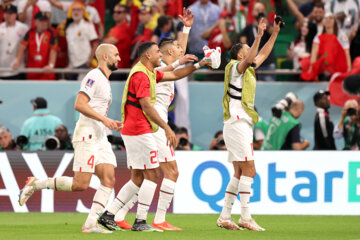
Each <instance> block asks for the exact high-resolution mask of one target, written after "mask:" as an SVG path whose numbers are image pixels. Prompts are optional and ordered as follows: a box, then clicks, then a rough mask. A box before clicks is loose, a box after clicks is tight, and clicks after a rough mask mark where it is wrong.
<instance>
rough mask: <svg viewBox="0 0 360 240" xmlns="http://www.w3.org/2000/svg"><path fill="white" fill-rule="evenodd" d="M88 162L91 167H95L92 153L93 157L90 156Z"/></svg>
mask: <svg viewBox="0 0 360 240" xmlns="http://www.w3.org/2000/svg"><path fill="white" fill-rule="evenodd" d="M87 164H88V165H89V166H91V168H94V155H91V157H90V158H89V160H88V162H87Z"/></svg>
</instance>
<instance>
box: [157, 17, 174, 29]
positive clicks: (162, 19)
mask: <svg viewBox="0 0 360 240" xmlns="http://www.w3.org/2000/svg"><path fill="white" fill-rule="evenodd" d="M169 21H171V17H170V16H160V17H159V18H158V20H157V23H158V25H157V26H158V28H159V30H160V29H162V28H163V27H165V25H167V24H168V23H169Z"/></svg>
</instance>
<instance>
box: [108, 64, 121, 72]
mask: <svg viewBox="0 0 360 240" xmlns="http://www.w3.org/2000/svg"><path fill="white" fill-rule="evenodd" d="M107 67H108V68H109V69H110V70H111V71H115V70H117V69H118V67H117V64H116V63H112V64H110V63H107Z"/></svg>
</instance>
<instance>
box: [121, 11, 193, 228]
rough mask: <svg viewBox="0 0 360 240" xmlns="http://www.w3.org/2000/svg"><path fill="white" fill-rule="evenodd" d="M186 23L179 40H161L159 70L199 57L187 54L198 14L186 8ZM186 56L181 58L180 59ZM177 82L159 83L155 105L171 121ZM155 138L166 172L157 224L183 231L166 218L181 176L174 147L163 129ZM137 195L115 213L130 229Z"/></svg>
mask: <svg viewBox="0 0 360 240" xmlns="http://www.w3.org/2000/svg"><path fill="white" fill-rule="evenodd" d="M179 17H180V18H181V21H182V22H183V23H184V29H183V32H182V33H181V35H182V36H181V37H179V40H175V39H172V38H163V39H162V40H161V41H160V43H159V49H160V52H161V54H162V55H163V57H162V58H161V66H160V67H159V68H158V70H160V71H163V72H166V71H172V70H174V68H176V67H177V66H179V65H183V64H184V63H186V62H188V61H194V60H197V58H196V57H195V56H193V55H186V56H184V57H182V56H183V55H184V52H185V50H186V45H187V40H188V35H189V34H188V33H189V31H190V28H191V25H192V23H193V19H194V16H193V15H192V13H191V11H190V10H188V11H187V12H186V11H185V9H184V14H183V16H179ZM180 57H182V58H181V59H179V58H180ZM174 89H175V87H174V82H172V81H169V82H160V83H158V84H156V87H155V92H156V102H155V104H154V108H155V109H156V111H157V112H158V113H159V115H160V117H161V119H162V120H163V121H164V122H166V123H167V121H168V108H169V106H170V104H171V102H172V100H173V98H174ZM154 138H155V140H156V143H157V146H158V156H159V163H160V169H161V171H162V172H163V173H164V179H163V181H162V184H161V187H160V195H159V201H158V207H157V211H156V215H155V219H154V222H153V224H152V226H153V227H155V228H158V229H161V230H174V231H181V230H182V229H181V228H177V227H174V226H172V225H171V224H169V223H168V222H167V221H165V215H166V211H167V209H168V208H169V206H170V203H171V201H172V199H173V196H174V188H175V183H176V180H177V178H178V176H179V172H178V168H177V164H176V161H175V153H174V149H173V148H172V147H171V146H167V144H166V134H165V131H164V130H163V129H162V128H159V130H158V131H157V132H156V133H154ZM137 198H138V196H137V194H135V195H134V197H133V198H132V199H131V200H130V201H129V202H128V203H127V204H126V205H125V206H124V207H123V208H121V209H120V211H119V212H118V213H117V214H116V215H115V221H116V223H117V224H118V225H119V227H120V228H123V229H130V228H131V226H130V225H129V224H128V223H127V221H126V220H125V216H126V214H127V212H128V211H129V210H130V209H131V208H132V207H133V206H134V205H135V204H136V202H137Z"/></svg>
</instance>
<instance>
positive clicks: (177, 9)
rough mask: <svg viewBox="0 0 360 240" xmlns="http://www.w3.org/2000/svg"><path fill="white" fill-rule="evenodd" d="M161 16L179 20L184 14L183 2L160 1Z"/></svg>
mask: <svg viewBox="0 0 360 240" xmlns="http://www.w3.org/2000/svg"><path fill="white" fill-rule="evenodd" d="M158 3H159V6H162V8H161V9H160V14H161V15H167V16H171V17H173V18H177V17H178V16H179V15H180V14H182V12H183V1H182V0H158Z"/></svg>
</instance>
